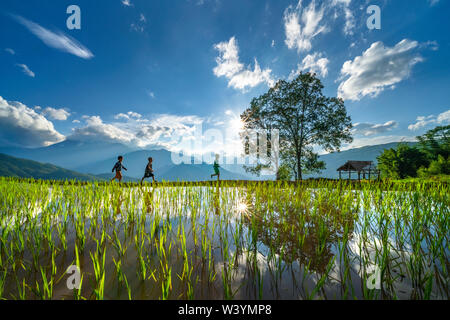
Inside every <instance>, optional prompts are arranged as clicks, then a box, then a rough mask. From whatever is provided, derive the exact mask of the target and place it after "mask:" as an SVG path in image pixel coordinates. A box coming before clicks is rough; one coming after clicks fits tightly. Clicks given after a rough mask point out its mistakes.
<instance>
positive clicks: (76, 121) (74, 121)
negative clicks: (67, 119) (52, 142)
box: [72, 119, 81, 124]
mask: <svg viewBox="0 0 450 320" xmlns="http://www.w3.org/2000/svg"><path fill="white" fill-rule="evenodd" d="M72 123H77V124H78V123H81V121H80V120H77V119H75V120H73V121H72Z"/></svg>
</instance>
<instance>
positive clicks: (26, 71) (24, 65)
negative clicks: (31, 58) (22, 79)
mask: <svg viewBox="0 0 450 320" xmlns="http://www.w3.org/2000/svg"><path fill="white" fill-rule="evenodd" d="M16 66H18V67H19V68H21V69H22V72H23V73H25V74H26V75H27V76H29V77H31V78H34V77H35V76H36V75H35V73H34V72H33V71H31V70H30V68H29V67H28V66H27V65H26V64H19V63H18V64H16Z"/></svg>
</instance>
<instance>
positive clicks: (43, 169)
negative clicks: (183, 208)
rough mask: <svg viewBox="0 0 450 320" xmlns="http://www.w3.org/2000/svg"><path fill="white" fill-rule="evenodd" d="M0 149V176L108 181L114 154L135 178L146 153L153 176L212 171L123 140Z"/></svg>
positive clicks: (343, 157)
mask: <svg viewBox="0 0 450 320" xmlns="http://www.w3.org/2000/svg"><path fill="white" fill-rule="evenodd" d="M408 144H410V145H414V144H415V143H408ZM397 145H398V142H394V143H389V144H383V145H374V146H367V147H362V148H356V149H350V150H346V151H342V152H336V153H330V154H326V155H322V156H320V160H322V161H324V162H325V164H326V169H325V170H323V171H322V172H321V173H320V174H313V175H306V176H305V178H317V177H323V178H338V176H339V175H338V173H337V171H336V169H337V168H338V167H340V166H341V165H343V164H344V163H345V162H347V161H349V160H368V161H374V162H375V163H376V158H377V157H378V156H379V155H380V154H381V153H382V152H383V150H385V149H390V148H395V147H396V146H397ZM0 153H1V157H0V160H2V165H0V175H2V176H16V177H34V178H40V179H77V180H82V181H87V180H107V179H111V178H112V176H113V175H112V173H111V169H112V167H113V166H114V164H115V162H116V161H117V156H118V155H123V156H124V162H123V163H124V165H125V167H127V169H128V171H125V172H124V181H139V180H140V179H141V178H142V176H143V174H144V171H145V166H146V164H147V158H148V157H153V169H154V171H155V176H156V179H157V180H158V181H162V180H166V181H177V180H183V181H204V180H210V179H211V177H210V175H211V174H212V173H213V169H212V165H209V164H195V165H194V164H181V165H175V164H173V162H172V159H171V152H169V151H167V150H164V149H161V150H136V149H133V148H130V147H128V146H125V145H122V144H111V143H90V142H76V141H64V142H61V143H58V144H55V145H52V146H49V147H43V148H37V149H27V148H1V147H0ZM13 157H15V158H13ZM17 158H21V159H17ZM25 159H28V160H25ZM29 160H32V161H29ZM43 163H45V164H43ZM64 168H65V169H64ZM221 179H223V180H261V179H274V177H273V176H262V177H256V176H252V175H250V174H248V173H246V172H245V170H244V169H243V167H242V166H241V165H237V164H234V165H222V168H221Z"/></svg>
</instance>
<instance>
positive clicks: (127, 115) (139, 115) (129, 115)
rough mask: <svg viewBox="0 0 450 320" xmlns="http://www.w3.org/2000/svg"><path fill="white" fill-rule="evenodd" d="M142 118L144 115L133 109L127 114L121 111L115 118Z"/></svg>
mask: <svg viewBox="0 0 450 320" xmlns="http://www.w3.org/2000/svg"><path fill="white" fill-rule="evenodd" d="M140 118H142V115H141V114H139V113H137V112H133V111H129V112H127V113H126V114H125V113H119V114H116V115H115V116H114V119H116V120H120V119H125V120H130V119H140Z"/></svg>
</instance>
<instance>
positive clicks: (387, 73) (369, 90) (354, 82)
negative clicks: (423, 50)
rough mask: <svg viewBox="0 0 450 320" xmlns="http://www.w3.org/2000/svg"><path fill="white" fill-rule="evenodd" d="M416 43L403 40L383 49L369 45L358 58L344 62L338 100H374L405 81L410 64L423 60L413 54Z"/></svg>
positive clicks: (380, 46) (417, 45)
mask: <svg viewBox="0 0 450 320" xmlns="http://www.w3.org/2000/svg"><path fill="white" fill-rule="evenodd" d="M418 47H419V43H418V42H417V41H411V40H408V39H404V40H402V41H400V42H399V43H397V44H396V45H395V46H394V47H385V46H384V44H383V42H381V41H379V42H375V43H373V44H372V45H371V46H370V48H369V49H367V50H366V51H365V52H363V54H362V56H358V57H356V58H355V59H354V60H353V61H352V60H349V61H346V62H345V63H344V65H343V66H342V69H341V80H342V79H345V80H343V81H342V82H341V84H340V85H339V89H338V95H339V97H341V98H343V99H344V100H353V101H358V100H360V99H361V98H362V97H365V96H371V97H376V96H377V95H378V94H380V93H381V92H382V91H384V90H385V89H386V88H394V86H395V84H397V83H399V82H401V81H403V80H405V79H407V78H408V77H409V76H410V74H411V70H412V68H413V66H414V65H416V64H417V63H419V62H422V61H423V58H422V57H421V56H420V55H418V54H415V53H414V51H415V49H417V48H418Z"/></svg>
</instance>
